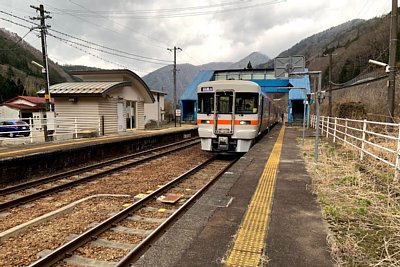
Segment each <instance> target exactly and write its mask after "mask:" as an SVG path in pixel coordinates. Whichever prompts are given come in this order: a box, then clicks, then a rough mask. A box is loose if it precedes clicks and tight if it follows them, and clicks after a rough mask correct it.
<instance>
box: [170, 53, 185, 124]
mask: <svg viewBox="0 0 400 267" xmlns="http://www.w3.org/2000/svg"><path fill="white" fill-rule="evenodd" d="M167 49H168V50H169V51H172V50H173V51H174V69H173V75H174V103H173V111H172V112H173V113H174V121H175V127H176V104H177V101H176V71H177V70H176V50H180V51H182V49H181V48H179V47H176V46H174V48H167Z"/></svg>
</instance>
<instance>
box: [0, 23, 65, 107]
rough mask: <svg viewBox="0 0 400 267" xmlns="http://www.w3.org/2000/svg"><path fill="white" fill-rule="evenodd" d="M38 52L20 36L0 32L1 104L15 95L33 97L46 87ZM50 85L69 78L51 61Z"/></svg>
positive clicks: (1, 30)
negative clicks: (35, 63)
mask: <svg viewBox="0 0 400 267" xmlns="http://www.w3.org/2000/svg"><path fill="white" fill-rule="evenodd" d="M32 60H34V61H36V62H38V63H40V64H42V59H41V53H40V51H37V50H36V49H34V48H33V47H32V46H30V45H29V44H27V43H26V42H24V41H23V40H21V38H20V37H19V36H17V35H16V34H13V33H11V32H8V31H7V30H4V29H0V102H3V101H5V100H8V99H10V98H12V97H14V96H17V95H22V94H23V95H36V92H37V91H39V90H40V89H41V88H42V87H43V86H44V84H45V80H44V79H43V76H42V73H41V70H40V69H38V68H37V67H36V66H34V65H33V64H32V63H31V61H32ZM49 64H50V70H49V73H50V84H54V83H59V82H63V81H66V80H68V79H69V76H68V74H66V73H65V72H64V71H63V70H62V69H61V68H60V67H59V66H58V65H56V64H54V63H52V62H50V63H49Z"/></svg>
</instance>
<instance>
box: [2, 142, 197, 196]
mask: <svg viewBox="0 0 400 267" xmlns="http://www.w3.org/2000/svg"><path fill="white" fill-rule="evenodd" d="M197 139H198V138H197V137H196V138H191V139H187V140H183V141H179V142H175V143H172V144H168V145H165V146H161V147H156V148H152V149H149V150H146V151H140V152H137V153H133V154H129V155H125V156H122V157H118V158H114V159H110V160H106V161H102V162H99V163H95V164H92V165H90V166H84V167H81V168H78V169H73V170H69V171H65V172H62V173H57V174H54V175H50V176H47V177H44V178H41V179H37V180H33V181H29V182H25V183H21V184H17V185H14V186H8V187H5V188H0V196H3V195H6V194H11V193H15V192H18V191H22V190H25V189H28V188H30V187H33V186H38V185H42V184H45V183H49V182H52V181H55V180H58V179H62V178H65V177H68V176H72V175H76V174H80V173H83V172H86V171H90V170H93V169H96V168H99V167H103V166H106V165H110V164H113V163H116V162H118V161H122V160H126V159H129V158H132V157H138V156H140V155H143V154H146V153H151V152H156V151H157V150H160V149H165V148H168V147H171V146H174V145H179V144H182V143H186V142H189V141H194V140H197Z"/></svg>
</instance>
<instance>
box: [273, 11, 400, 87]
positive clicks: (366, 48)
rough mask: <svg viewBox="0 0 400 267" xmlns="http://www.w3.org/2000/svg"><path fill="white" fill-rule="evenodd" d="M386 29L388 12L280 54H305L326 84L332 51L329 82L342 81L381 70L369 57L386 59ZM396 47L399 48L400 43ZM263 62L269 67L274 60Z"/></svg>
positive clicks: (387, 52) (388, 18) (313, 39)
mask: <svg viewBox="0 0 400 267" xmlns="http://www.w3.org/2000/svg"><path fill="white" fill-rule="evenodd" d="M389 29H390V14H388V15H385V16H382V17H376V18H373V19H370V20H360V19H356V20H352V21H349V22H346V23H344V24H341V25H339V26H336V27H332V28H330V29H328V30H325V31H323V32H320V33H317V34H314V35H312V36H310V37H308V38H305V39H303V40H302V41H300V42H299V43H297V44H296V45H294V46H293V47H291V48H290V49H288V50H286V51H284V52H282V53H281V54H280V55H279V56H289V55H304V56H305V57H306V66H307V67H308V68H309V69H310V70H322V71H323V83H324V84H327V81H328V67H329V57H328V54H332V81H333V82H335V83H345V82H347V81H349V80H351V79H353V78H354V77H356V76H358V75H360V74H364V73H367V72H371V71H378V72H383V68H382V67H378V66H375V65H371V64H369V63H368V60H369V59H374V60H378V61H381V62H386V63H387V62H388V58H389V38H390V37H389V33H390V30H389ZM397 47H398V50H399V51H400V46H399V45H398V46H397ZM399 51H398V52H397V56H398V57H399V55H400V53H399ZM398 59H399V58H398ZM266 65H267V66H270V67H272V66H273V62H272V61H270V62H268V63H267V64H266Z"/></svg>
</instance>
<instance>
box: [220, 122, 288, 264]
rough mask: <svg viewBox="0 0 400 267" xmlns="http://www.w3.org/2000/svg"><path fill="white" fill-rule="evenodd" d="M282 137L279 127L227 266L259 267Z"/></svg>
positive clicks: (283, 130)
mask: <svg viewBox="0 0 400 267" xmlns="http://www.w3.org/2000/svg"><path fill="white" fill-rule="evenodd" d="M284 134H285V126H282V129H281V131H280V133H279V136H278V139H277V140H276V143H275V145H274V147H273V149H272V153H271V155H270V156H269V159H268V161H267V163H266V164H265V168H264V171H263V173H262V175H261V178H260V181H259V182H258V185H257V189H256V192H255V193H254V195H253V197H252V199H251V201H250V205H249V207H248V209H247V212H246V215H245V217H244V220H243V222H242V225H241V226H240V229H239V232H238V234H237V237H236V240H235V243H234V245H233V248H232V250H231V251H230V254H229V255H228V259H227V261H226V265H227V266H235V267H236V266H238V267H239V266H259V265H260V264H261V258H262V255H263V248H264V240H265V237H266V234H267V226H268V220H269V214H270V212H271V206H272V205H271V203H272V195H273V192H274V187H275V180H276V173H277V170H278V165H279V158H280V156H281V151H282V143H283V136H284Z"/></svg>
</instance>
